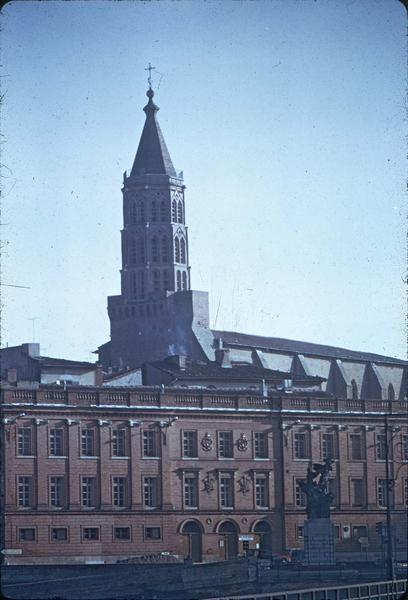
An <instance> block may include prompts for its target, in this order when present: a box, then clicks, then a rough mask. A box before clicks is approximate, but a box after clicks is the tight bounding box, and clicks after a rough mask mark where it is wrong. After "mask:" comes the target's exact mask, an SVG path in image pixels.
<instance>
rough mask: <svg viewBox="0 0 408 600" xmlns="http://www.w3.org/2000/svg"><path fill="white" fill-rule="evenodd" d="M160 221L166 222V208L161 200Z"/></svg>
mask: <svg viewBox="0 0 408 600" xmlns="http://www.w3.org/2000/svg"><path fill="white" fill-rule="evenodd" d="M160 221H162V222H163V221H167V207H166V202H165V201H164V200H162V201H161V204H160Z"/></svg>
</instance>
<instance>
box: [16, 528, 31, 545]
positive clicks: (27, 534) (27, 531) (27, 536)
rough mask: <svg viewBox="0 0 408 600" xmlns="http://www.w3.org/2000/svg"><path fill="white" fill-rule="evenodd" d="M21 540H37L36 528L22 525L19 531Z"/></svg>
mask: <svg viewBox="0 0 408 600" xmlns="http://www.w3.org/2000/svg"><path fill="white" fill-rule="evenodd" d="M18 539H19V541H20V542H35V528H34V527H22V528H21V529H20V530H19V532H18Z"/></svg>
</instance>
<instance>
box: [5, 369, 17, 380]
mask: <svg viewBox="0 0 408 600" xmlns="http://www.w3.org/2000/svg"><path fill="white" fill-rule="evenodd" d="M7 383H17V369H7Z"/></svg>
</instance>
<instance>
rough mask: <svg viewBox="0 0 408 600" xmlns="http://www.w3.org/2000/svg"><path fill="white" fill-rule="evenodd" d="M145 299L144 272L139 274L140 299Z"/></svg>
mask: <svg viewBox="0 0 408 600" xmlns="http://www.w3.org/2000/svg"><path fill="white" fill-rule="evenodd" d="M144 297H145V279H144V273H143V271H140V273H139V298H142V299H143V298H144Z"/></svg>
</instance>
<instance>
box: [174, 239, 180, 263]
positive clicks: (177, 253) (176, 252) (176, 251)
mask: <svg viewBox="0 0 408 600" xmlns="http://www.w3.org/2000/svg"><path fill="white" fill-rule="evenodd" d="M174 261H175V262H176V263H179V262H180V240H179V238H178V237H176V238H175V240H174Z"/></svg>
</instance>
